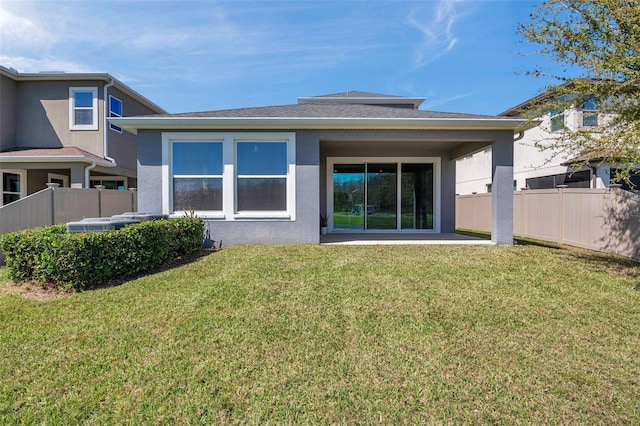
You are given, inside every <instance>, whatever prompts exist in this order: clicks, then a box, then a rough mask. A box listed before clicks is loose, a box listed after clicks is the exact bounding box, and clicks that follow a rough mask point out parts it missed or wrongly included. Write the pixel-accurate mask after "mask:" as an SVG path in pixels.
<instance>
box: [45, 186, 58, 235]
mask: <svg viewBox="0 0 640 426" xmlns="http://www.w3.org/2000/svg"><path fill="white" fill-rule="evenodd" d="M59 186H60V184H59V183H52V182H49V183H47V188H49V189H51V225H55V224H56V188H57V187H59Z"/></svg>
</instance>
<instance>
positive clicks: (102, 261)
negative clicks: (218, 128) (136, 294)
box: [0, 217, 204, 290]
mask: <svg viewBox="0 0 640 426" xmlns="http://www.w3.org/2000/svg"><path fill="white" fill-rule="evenodd" d="M203 230H204V222H203V221H202V219H200V218H196V217H193V218H192V217H185V218H178V219H168V220H157V221H150V222H142V223H139V224H134V225H129V226H126V227H124V228H122V229H120V230H117V231H108V232H95V233H67V232H66V228H65V226H64V225H56V226H50V227H45V228H36V229H30V230H26V231H20V232H13V233H10V234H5V235H3V236H2V237H1V239H0V247H1V248H2V251H3V252H4V254H5V256H6V263H7V266H8V267H9V277H10V278H11V279H12V280H14V281H25V280H31V281H35V282H38V283H40V284H54V285H58V286H61V287H64V288H74V289H76V290H82V289H85V288H87V287H93V286H97V285H103V284H107V283H109V282H112V281H116V280H122V279H125V278H131V277H134V276H137V275H139V274H141V273H144V272H147V271H150V270H152V269H155V268H158V267H161V266H165V265H169V264H172V263H174V262H176V261H177V260H178V259H180V258H188V257H192V256H195V255H196V254H197V253H199V252H200V250H201V249H202V235H203Z"/></svg>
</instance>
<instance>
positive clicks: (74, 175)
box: [69, 164, 85, 188]
mask: <svg viewBox="0 0 640 426" xmlns="http://www.w3.org/2000/svg"><path fill="white" fill-rule="evenodd" d="M84 166H85V165H84V164H73V165H72V166H71V169H70V174H71V180H70V181H69V186H70V187H71V188H84Z"/></svg>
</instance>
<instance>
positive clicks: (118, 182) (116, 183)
mask: <svg viewBox="0 0 640 426" xmlns="http://www.w3.org/2000/svg"><path fill="white" fill-rule="evenodd" d="M127 183H128V182H127V178H126V177H124V176H91V178H90V179H89V188H95V187H96V186H98V185H102V186H104V189H117V190H118V191H124V190H125V189H127Z"/></svg>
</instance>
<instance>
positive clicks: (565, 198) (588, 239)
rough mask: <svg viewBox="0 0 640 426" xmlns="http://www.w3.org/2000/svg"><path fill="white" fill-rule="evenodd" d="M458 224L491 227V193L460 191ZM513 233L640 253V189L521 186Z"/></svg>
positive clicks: (516, 194) (479, 228) (625, 253)
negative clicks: (530, 187)
mask: <svg viewBox="0 0 640 426" xmlns="http://www.w3.org/2000/svg"><path fill="white" fill-rule="evenodd" d="M456 228H458V229H469V230H475V231H486V232H491V194H472V195H459V196H458V197H456ZM513 233H514V235H516V236H521V237H528V238H534V239H538V240H543V241H552V242H557V243H562V244H569V245H574V246H578V247H584V248H587V249H591V250H598V251H604V252H608V253H614V254H620V255H623V256H628V257H635V258H640V195H638V194H634V193H631V192H628V191H623V190H621V189H618V188H609V189H579V188H558V189H540V190H523V191H517V192H514V199H513Z"/></svg>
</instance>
